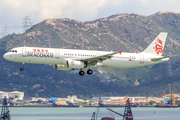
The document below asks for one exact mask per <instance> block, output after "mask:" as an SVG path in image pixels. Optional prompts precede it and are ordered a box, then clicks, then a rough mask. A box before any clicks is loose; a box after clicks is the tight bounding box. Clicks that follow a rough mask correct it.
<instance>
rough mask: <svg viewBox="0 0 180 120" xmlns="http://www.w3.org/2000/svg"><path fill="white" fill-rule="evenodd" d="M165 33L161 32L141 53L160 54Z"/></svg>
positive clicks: (164, 40)
mask: <svg viewBox="0 0 180 120" xmlns="http://www.w3.org/2000/svg"><path fill="white" fill-rule="evenodd" d="M166 37H167V33H166V32H161V33H160V34H159V35H158V36H157V37H156V38H155V39H154V41H153V42H152V43H151V44H150V45H149V46H148V47H147V48H146V49H145V50H144V51H143V53H148V54H153V55H158V56H161V55H162V52H163V49H164V45H165V42H166Z"/></svg>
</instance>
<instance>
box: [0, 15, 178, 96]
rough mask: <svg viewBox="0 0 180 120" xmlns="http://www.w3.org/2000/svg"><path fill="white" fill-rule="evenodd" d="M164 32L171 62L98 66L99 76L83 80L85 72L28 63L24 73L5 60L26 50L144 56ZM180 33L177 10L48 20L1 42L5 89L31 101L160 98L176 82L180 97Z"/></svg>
mask: <svg viewBox="0 0 180 120" xmlns="http://www.w3.org/2000/svg"><path fill="white" fill-rule="evenodd" d="M160 32H168V38H167V42H166V45H165V49H164V52H163V55H167V56H170V57H171V58H170V61H169V62H166V63H161V64H157V65H153V66H147V67H142V68H131V69H111V68H93V71H94V73H93V75H91V76H89V75H85V76H83V77H82V76H79V75H78V72H79V70H73V71H57V70H56V69H55V68H54V67H53V66H49V65H37V64H25V71H23V72H20V71H19V68H20V67H21V64H20V63H13V62H10V61H7V60H4V58H3V54H4V53H5V52H6V51H8V50H10V49H11V48H14V47H20V46H28V47H32V46H33V47H52V48H54V47H55V48H68V49H88V50H105V51H111V50H113V51H120V50H123V51H124V52H141V51H143V50H144V49H145V48H146V47H147V46H148V45H149V44H150V43H151V42H152V41H153V40H154V38H155V37H156V36H157V35H158V34H159V33H160ZM179 33H180V14H178V13H174V12H158V13H156V14H153V15H150V16H143V15H138V14H116V15H112V16H110V17H107V18H101V19H98V20H95V21H88V22H80V21H77V20H73V19H46V20H44V21H42V22H40V23H39V24H36V25H34V26H32V27H31V28H30V29H29V30H27V31H26V32H25V33H23V34H10V35H8V36H6V37H4V38H2V39H0V65H1V67H0V91H13V90H18V91H24V92H25V96H27V97H29V96H40V97H53V96H57V97H66V96H67V95H73V94H76V95H77V96H78V97H80V98H90V97H92V96H120V95H130V96H150V95H154V96H158V95H160V94H161V93H163V92H164V91H165V92H166V93H168V91H169V90H168V83H171V85H172V88H173V91H174V92H175V93H180V89H179V86H180V80H179V77H180V74H179V72H180V68H179V66H180V62H179V58H180V49H179V48H180V34H179ZM136 80H137V81H138V82H139V85H138V84H137V85H135V82H136Z"/></svg>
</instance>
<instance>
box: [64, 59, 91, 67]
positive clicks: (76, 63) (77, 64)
mask: <svg viewBox="0 0 180 120" xmlns="http://www.w3.org/2000/svg"><path fill="white" fill-rule="evenodd" d="M67 66H68V67H69V68H86V67H87V65H86V64H84V63H83V62H81V61H73V60H69V61H67Z"/></svg>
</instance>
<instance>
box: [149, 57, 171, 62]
mask: <svg viewBox="0 0 180 120" xmlns="http://www.w3.org/2000/svg"><path fill="white" fill-rule="evenodd" d="M160 60H167V61H168V60H169V56H164V57H160V58H152V59H151V61H153V62H157V61H160Z"/></svg>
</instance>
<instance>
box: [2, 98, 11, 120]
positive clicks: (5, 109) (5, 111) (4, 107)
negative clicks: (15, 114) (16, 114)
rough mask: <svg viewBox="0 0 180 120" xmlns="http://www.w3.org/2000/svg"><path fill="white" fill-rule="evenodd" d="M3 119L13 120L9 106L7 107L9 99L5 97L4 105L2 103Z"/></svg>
mask: <svg viewBox="0 0 180 120" xmlns="http://www.w3.org/2000/svg"><path fill="white" fill-rule="evenodd" d="M1 119H2V120H11V118H10V114H9V109H8V106H7V98H6V96H5V97H4V99H3V103H2V110H1Z"/></svg>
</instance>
